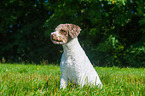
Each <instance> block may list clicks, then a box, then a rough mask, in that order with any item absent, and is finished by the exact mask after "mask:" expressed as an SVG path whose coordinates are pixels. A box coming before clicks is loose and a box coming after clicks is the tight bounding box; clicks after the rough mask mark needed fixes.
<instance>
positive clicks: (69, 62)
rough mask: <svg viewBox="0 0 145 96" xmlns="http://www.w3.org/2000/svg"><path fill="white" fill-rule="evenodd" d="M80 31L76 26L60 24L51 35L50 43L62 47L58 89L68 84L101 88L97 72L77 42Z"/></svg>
mask: <svg viewBox="0 0 145 96" xmlns="http://www.w3.org/2000/svg"><path fill="white" fill-rule="evenodd" d="M80 31H81V29H80V27H79V26H77V25H74V24H60V25H58V26H57V27H56V29H55V32H52V33H51V36H50V39H51V41H52V42H53V43H54V44H61V45H62V46H63V54H62V58H61V62H60V68H61V80H60V89H61V88H63V89H64V88H65V87H66V86H67V84H68V83H69V82H72V83H73V84H77V85H80V86H81V87H83V86H84V85H88V84H89V85H97V86H102V83H101V80H100V78H99V76H98V74H97V72H96V71H95V69H94V68H93V65H92V64H91V62H90V60H89V59H88V57H87V56H86V54H85V52H84V50H83V49H82V47H81V46H80V44H79V42H78V38H77V36H78V35H79V33H80Z"/></svg>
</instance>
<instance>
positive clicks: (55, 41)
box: [51, 39, 64, 44]
mask: <svg viewBox="0 0 145 96" xmlns="http://www.w3.org/2000/svg"><path fill="white" fill-rule="evenodd" d="M51 41H52V42H53V43H54V44H64V42H63V40H53V39H51Z"/></svg>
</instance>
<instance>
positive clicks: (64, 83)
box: [60, 75, 68, 89]
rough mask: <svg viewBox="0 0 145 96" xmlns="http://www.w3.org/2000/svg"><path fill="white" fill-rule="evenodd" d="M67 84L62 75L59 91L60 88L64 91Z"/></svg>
mask: <svg viewBox="0 0 145 96" xmlns="http://www.w3.org/2000/svg"><path fill="white" fill-rule="evenodd" d="M67 84H68V80H67V78H66V77H65V76H62V75H61V80H60V89H61V88H63V89H65V88H66V86H67Z"/></svg>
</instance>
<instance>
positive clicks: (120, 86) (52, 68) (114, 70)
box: [0, 64, 145, 96]
mask: <svg viewBox="0 0 145 96" xmlns="http://www.w3.org/2000/svg"><path fill="white" fill-rule="evenodd" d="M95 69H96V70H97V72H98V74H99V76H100V79H101V81H102V83H103V88H102V89H98V88H97V87H89V86H85V87H83V88H80V87H77V86H76V87H75V86H73V85H71V84H70V85H69V86H68V87H67V88H66V89H65V90H62V89H61V90H60V89H59V84H60V83H59V82H60V68H59V66H57V65H24V64H0V96H34V95H35V96H97V95H98V96H116V95H117V96H145V83H144V81H145V70H144V68H118V67H95Z"/></svg>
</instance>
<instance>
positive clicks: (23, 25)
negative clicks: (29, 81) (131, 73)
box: [0, 0, 145, 67]
mask: <svg viewBox="0 0 145 96" xmlns="http://www.w3.org/2000/svg"><path fill="white" fill-rule="evenodd" d="M28 2H29V3H28ZM144 6H145V3H144V0H138V1H133V0H61V1H60V0H48V1H47V0H32V1H28V0H25V1H23V0H8V1H4V0H3V1H2V2H1V3H0V14H1V15H0V21H1V22H0V36H1V38H0V58H1V61H2V58H5V60H6V62H12V61H14V62H22V61H24V62H36V63H40V62H41V61H43V60H48V62H59V60H60V56H61V53H62V49H61V46H57V45H53V44H52V42H51V41H50V39H49V36H50V33H51V32H53V31H54V29H55V27H56V26H57V25H58V24H60V23H73V24H76V25H79V26H80V27H81V28H82V31H81V34H80V35H79V40H80V42H81V44H82V46H83V47H84V49H85V50H86V53H87V54H88V55H89V57H90V59H91V61H92V62H93V63H95V64H96V65H101V66H113V65H115V66H132V67H144V66H145V63H144V61H145V59H144V55H145V50H144V49H145V47H144V46H145V44H144V43H145V38H144V37H145V27H144V26H145V10H144V9H145V7H144ZM140 48H142V50H140ZM134 50H137V51H134ZM132 52H134V53H132Z"/></svg>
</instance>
